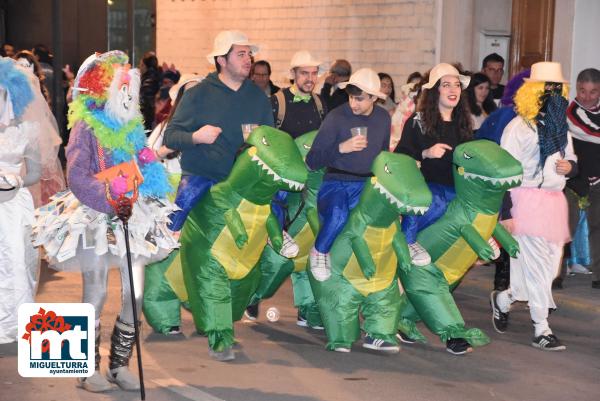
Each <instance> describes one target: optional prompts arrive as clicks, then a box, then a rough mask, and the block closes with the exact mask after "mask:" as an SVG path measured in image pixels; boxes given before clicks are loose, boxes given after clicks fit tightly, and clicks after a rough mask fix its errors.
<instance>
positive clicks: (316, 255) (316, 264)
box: [310, 247, 331, 281]
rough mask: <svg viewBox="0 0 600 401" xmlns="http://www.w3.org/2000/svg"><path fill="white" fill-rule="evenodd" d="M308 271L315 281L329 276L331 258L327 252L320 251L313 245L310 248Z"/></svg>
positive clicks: (323, 279)
mask: <svg viewBox="0 0 600 401" xmlns="http://www.w3.org/2000/svg"><path fill="white" fill-rule="evenodd" d="M310 272H311V273H312V275H313V277H314V278H315V280H317V281H325V280H327V279H329V277H331V259H330V257H329V254H328V253H321V252H319V251H317V250H316V249H315V248H314V247H313V248H312V249H311V250H310Z"/></svg>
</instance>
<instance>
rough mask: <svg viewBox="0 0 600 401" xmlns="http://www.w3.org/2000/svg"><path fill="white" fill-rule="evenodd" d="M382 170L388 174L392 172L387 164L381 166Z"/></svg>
mask: <svg viewBox="0 0 600 401" xmlns="http://www.w3.org/2000/svg"><path fill="white" fill-rule="evenodd" d="M383 171H385V172H386V173H388V174H392V172H391V171H390V168H389V167H388V165H387V164H386V165H385V166H383Z"/></svg>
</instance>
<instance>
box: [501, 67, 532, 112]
mask: <svg viewBox="0 0 600 401" xmlns="http://www.w3.org/2000/svg"><path fill="white" fill-rule="evenodd" d="M530 75H531V69H529V68H528V69H526V70H523V71H521V72H520V73H518V74H517V75H515V76H513V77H512V78H511V79H510V80H509V81H508V82H507V83H506V87H505V88H504V94H503V95H502V99H500V103H501V104H502V106H505V107H506V106H510V107H512V106H514V105H515V102H514V100H513V97H514V96H515V93H517V91H518V90H519V88H520V87H521V86H522V85H523V83H524V82H525V81H524V80H523V79H524V78H529V76H530Z"/></svg>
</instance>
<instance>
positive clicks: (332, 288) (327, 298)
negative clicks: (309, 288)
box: [311, 274, 364, 351]
mask: <svg viewBox="0 0 600 401" xmlns="http://www.w3.org/2000/svg"><path fill="white" fill-rule="evenodd" d="M311 280H312V277H311ZM316 285H317V286H318V288H319V289H318V293H319V295H318V296H317V299H318V304H319V309H320V310H321V316H322V317H323V324H324V327H325V331H326V332H327V340H328V341H327V346H326V348H327V349H328V350H330V351H333V350H336V349H340V348H342V349H348V350H349V349H350V348H351V347H352V344H353V343H354V342H355V341H356V340H358V339H359V338H360V321H359V307H360V305H361V303H362V302H363V299H364V298H363V296H362V295H361V294H360V293H359V292H358V291H356V289H355V288H354V287H353V286H352V284H350V283H349V282H348V281H347V280H346V279H345V278H344V277H342V276H339V275H337V274H334V275H332V276H331V277H330V278H329V280H327V281H322V282H318V283H316Z"/></svg>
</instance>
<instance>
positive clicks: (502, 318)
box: [490, 291, 508, 334]
mask: <svg viewBox="0 0 600 401" xmlns="http://www.w3.org/2000/svg"><path fill="white" fill-rule="evenodd" d="M497 296H498V291H492V293H491V294H490V306H491V307H492V325H493V326H494V330H496V331H497V332H498V333H501V334H502V333H504V332H505V331H506V327H507V326H508V312H502V311H501V310H500V308H499V307H498V304H497V303H496V297H497Z"/></svg>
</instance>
